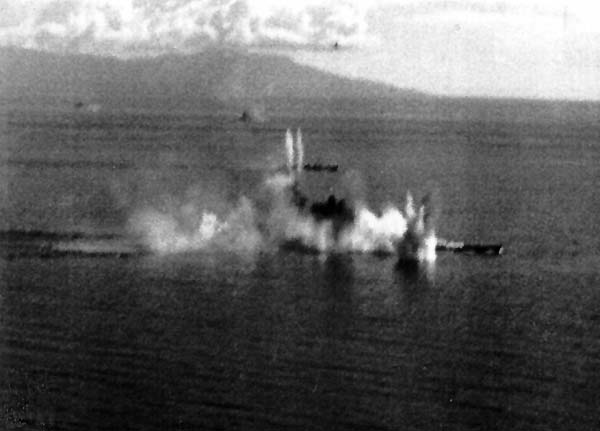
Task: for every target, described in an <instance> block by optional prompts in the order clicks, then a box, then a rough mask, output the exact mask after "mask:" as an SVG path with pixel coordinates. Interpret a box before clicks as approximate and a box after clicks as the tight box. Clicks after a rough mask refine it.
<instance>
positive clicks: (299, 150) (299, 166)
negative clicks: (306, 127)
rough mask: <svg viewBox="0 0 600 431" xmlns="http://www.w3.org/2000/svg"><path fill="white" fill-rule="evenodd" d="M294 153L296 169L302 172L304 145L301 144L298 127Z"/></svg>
mask: <svg viewBox="0 0 600 431" xmlns="http://www.w3.org/2000/svg"><path fill="white" fill-rule="evenodd" d="M296 153H297V154H298V158H297V161H296V170H297V171H298V172H302V169H303V167H304V145H303V144H302V131H301V130H300V128H298V130H297V131H296Z"/></svg>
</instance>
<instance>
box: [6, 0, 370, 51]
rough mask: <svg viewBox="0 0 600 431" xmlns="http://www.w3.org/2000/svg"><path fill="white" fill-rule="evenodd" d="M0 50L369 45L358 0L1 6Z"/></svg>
mask: <svg viewBox="0 0 600 431" xmlns="http://www.w3.org/2000/svg"><path fill="white" fill-rule="evenodd" d="M0 10H2V11H3V12H4V13H3V16H4V18H2V19H0V44H1V45H17V46H24V47H30V48H40V49H50V50H58V51H76V52H91V53H110V54H116V55H128V54H136V53H140V52H142V53H151V52H155V53H160V52H164V51H172V50H175V51H182V52H189V51H198V50H202V49H203V48H205V47H206V46H208V45H213V44H220V45H238V46H239V45H242V46H258V47H263V46H264V47H273V48H278V47H287V48H301V49H319V48H324V47H327V46H331V44H333V43H334V42H339V43H341V44H344V45H347V46H357V45H361V44H363V43H365V42H366V41H369V36H368V34H367V30H368V29H367V25H366V9H365V7H363V6H362V5H361V3H360V1H358V0H355V1H336V2H325V1H314V0H307V1H302V2H299V1H295V2H293V3H291V4H290V5H285V6H282V3H281V2H276V1H270V0H263V1H258V2H257V1H251V0H187V1H185V0H184V1H167V2H162V1H159V0H39V1H31V0H20V1H16V2H14V1H10V0H0Z"/></svg>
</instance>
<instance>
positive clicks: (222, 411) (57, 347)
mask: <svg viewBox="0 0 600 431" xmlns="http://www.w3.org/2000/svg"><path fill="white" fill-rule="evenodd" d="M306 103H307V104H308V103H309V102H306ZM457 103H458V104H455V105H451V104H449V105H448V106H449V108H448V109H449V112H450V111H452V112H455V113H456V115H457V116H459V115H460V113H461V112H462V109H458V108H460V107H461V106H467V105H469V106H471V108H469V109H476V108H477V106H478V105H477V102H473V101H469V100H463V101H459V102H457ZM472 103H475V105H472ZM486 103H487V102H486ZM490 103H492V102H490ZM510 103H511V104H512V103H514V104H518V103H520V102H510ZM306 106H308V105H306ZM451 107H455V108H457V109H453V108H452V109H451ZM498 111H502V106H501V105H499V107H498V109H497V110H496V109H494V110H490V111H486V112H483V113H482V117H481V118H484V117H485V121H484V120H482V121H471V120H469V119H468V117H467V118H463V119H460V120H456V121H453V120H443V121H438V120H433V119H432V120H428V119H421V120H419V119H417V118H411V119H408V120H403V119H398V118H394V119H389V120H377V119H364V118H349V119H335V120H332V119H327V118H312V119H306V118H305V119H298V120H295V119H291V118H290V117H287V118H281V119H278V120H270V119H267V121H266V122H265V123H262V124H260V125H258V126H254V125H247V124H244V123H241V122H239V121H237V118H238V117H239V114H240V113H239V112H235V113H234V114H233V115H232V116H231V117H230V118H229V120H227V118H222V119H215V118H214V117H199V116H189V117H179V116H177V115H172V116H170V117H161V116H160V115H141V116H140V115H130V114H126V113H124V114H117V113H115V114H114V115H113V114H110V115H109V114H103V113H102V112H100V113H98V114H99V115H95V114H92V113H89V114H85V115H83V116H82V115H81V113H78V112H75V113H69V112H59V111H55V112H54V113H47V112H45V111H43V110H42V109H41V108H40V109H38V110H37V111H35V112H25V111H14V112H12V113H9V114H8V118H7V120H8V121H0V142H2V146H1V148H0V153H1V154H0V160H4V162H0V183H1V184H2V186H7V187H0V231H1V232H0V257H1V258H0V429H7V430H17V429H18V430H35V431H37V430H65V431H75V430H77V431H78V430H123V431H127V430H136V431H137V430H139V431H155V430H156V431H164V430H211V429H214V430H224V429H225V430H282V429H285V430H288V429H296V430H327V431H329V430H334V431H335V430H406V431H411V430H456V431H459V430H460V431H463V430H503V431H504V430H506V431H515V430H523V431H525V430H526V431H546V430H573V431H597V430H598V429H599V424H600V311H599V310H600V289H598V286H600V272H599V271H598V268H600V197H599V196H600V195H599V194H598V190H597V185H598V184H599V180H598V178H599V175H598V174H599V171H598V166H600V146H598V145H597V143H598V141H599V140H598V136H600V126H599V125H598V124H597V122H596V123H581V124H580V123H577V122H573V123H570V124H566V125H565V124H559V123H556V124H548V125H547V126H544V127H541V126H540V125H537V124H533V123H532V124H528V123H526V120H525V119H524V118H523V119H520V120H519V121H518V122H514V121H509V119H510V118H509V117H507V116H504V117H502V116H500V117H498V116H497V115H496V113H497V112H498ZM306 112H307V113H308V112H310V111H309V110H307V111H306ZM515 112H516V111H515ZM519 112H520V111H519ZM590 112H591V111H590ZM573 118H575V116H573ZM573 121H574V120H573ZM287 127H301V128H302V134H303V143H304V145H305V149H306V156H307V160H317V161H318V160H325V161H327V160H330V161H335V163H339V166H340V170H339V172H337V173H331V174H329V173H328V174H326V175H325V174H324V175H320V174H306V175H305V174H304V173H303V174H302V176H303V177H302V184H301V185H302V190H303V191H305V192H306V193H307V195H309V196H310V197H311V198H313V199H318V200H322V199H326V198H327V196H328V195H329V194H331V193H333V194H335V195H336V196H346V195H351V196H353V197H355V198H356V199H359V200H360V199H362V200H364V201H366V202H367V203H368V204H369V206H370V207H371V208H373V209H383V208H384V204H385V203H387V202H391V203H393V204H395V205H398V204H400V203H401V202H402V201H403V199H404V196H405V195H406V192H407V191H411V192H412V193H413V195H414V196H415V197H422V196H424V195H425V194H426V193H427V192H429V191H430V189H429V187H428V185H429V184H431V183H433V184H434V185H435V184H437V185H439V192H440V195H441V197H442V198H443V207H442V212H441V215H440V218H439V229H438V234H439V236H440V237H442V238H450V239H461V240H467V239H468V240H473V241H475V242H483V243H487V242H490V241H491V242H496V241H498V242H501V243H503V244H504V245H506V246H507V249H508V251H509V252H508V253H507V254H506V255H505V256H503V257H502V258H499V259H478V258H469V257H466V256H462V255H460V254H455V253H439V254H438V258H437V261H436V262H435V265H433V266H431V267H428V268H423V267H420V266H418V265H413V266H407V265H406V264H396V262H395V261H394V259H380V258H379V257H378V256H373V255H367V254H358V255H356V254H354V255H338V254H335V253H332V254H330V255H329V256H323V255H319V254H310V253H305V252H303V253H296V252H289V250H288V249H283V250H282V249H273V250H267V251H259V252H256V253H235V252H228V251H227V250H228V249H227V248H226V247H225V248H224V249H222V250H220V251H219V250H216V251H215V250H205V249H202V250H199V251H196V252H193V253H181V254H174V255H164V256H160V255H156V254H146V253H144V251H143V250H140V249H139V247H138V246H137V245H136V243H135V241H133V240H132V238H129V237H128V236H127V235H124V234H121V232H129V231H130V230H129V228H130V226H129V224H128V223H130V221H131V219H130V217H131V215H132V214H133V213H135V211H138V210H144V209H145V208H150V209H153V210H155V211H158V212H159V213H161V214H163V213H164V214H172V215H173V217H172V218H173V220H174V221H177V222H182V224H183V227H184V228H191V226H197V225H195V224H191V225H190V226H187V225H186V223H185V221H186V220H187V219H186V216H189V215H199V214H201V213H203V212H204V211H209V212H215V213H217V214H219V215H223V214H229V213H230V212H231V209H232V208H233V207H235V206H236V205H237V203H238V202H239V199H240V196H242V195H243V196H246V197H250V198H253V199H254V198H256V199H254V200H255V202H256V206H257V210H260V204H261V201H260V193H258V192H257V190H258V191H260V184H263V182H264V174H265V172H267V171H269V170H273V169H276V168H277V166H280V165H281V164H283V163H284V162H285V151H284V148H283V140H282V137H283V135H284V132H285V130H286V128H287ZM7 160H12V162H8V163H7V162H6V161H7ZM112 161H114V162H116V163H117V165H116V168H115V167H114V166H113V164H112ZM2 163H4V164H2ZM11 163H12V164H11ZM119 164H122V165H119ZM180 165H181V166H190V167H191V168H190V169H178V168H173V167H176V166H180ZM130 166H131V169H129V167H130ZM169 211H171V212H169ZM243 214H247V213H243ZM193 220H196V219H194V218H193ZM208 221H210V220H208ZM210 226H211V225H210V224H209V227H210ZM105 232H109V233H105ZM235 239H236V238H235V236H233V237H232V238H231V240H232V241H233V240H235ZM289 247H291V248H292V249H295V247H297V245H295V244H290V245H289ZM122 257H129V258H125V259H123V258H122Z"/></svg>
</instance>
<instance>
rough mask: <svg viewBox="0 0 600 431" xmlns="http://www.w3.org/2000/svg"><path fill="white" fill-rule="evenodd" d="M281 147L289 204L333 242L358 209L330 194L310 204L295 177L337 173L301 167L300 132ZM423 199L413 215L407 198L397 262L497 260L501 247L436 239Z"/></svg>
mask: <svg viewBox="0 0 600 431" xmlns="http://www.w3.org/2000/svg"><path fill="white" fill-rule="evenodd" d="M285 147H286V151H287V154H288V164H287V169H288V174H289V175H290V176H291V178H292V181H291V183H290V184H291V185H290V191H291V193H290V196H291V197H290V200H291V203H292V205H293V206H294V207H295V208H296V209H297V210H298V211H299V213H300V214H302V215H304V216H309V217H311V218H312V219H313V220H314V221H315V222H316V223H323V222H330V223H331V226H332V231H333V239H334V241H337V240H338V238H339V237H340V233H341V232H342V231H343V230H344V229H348V228H351V227H352V225H353V223H355V221H356V218H357V212H358V209H357V208H356V207H355V206H354V205H352V204H351V203H349V201H347V200H346V199H344V198H338V197H336V196H335V195H334V194H331V195H329V197H328V198H327V199H326V200H324V201H313V202H311V201H310V198H309V197H308V196H307V195H306V194H304V193H303V192H302V191H301V190H300V184H299V181H298V176H299V175H300V174H301V172H303V171H310V172H315V173H319V172H337V171H338V165H337V164H336V165H322V164H309V163H307V164H304V163H303V161H304V160H303V159H304V146H303V143H302V134H301V130H300V129H298V130H297V132H296V139H295V140H294V138H293V134H292V132H291V130H290V129H287V131H286V134H285ZM430 206H431V204H430V200H429V199H428V197H427V196H426V197H425V198H424V199H423V200H422V202H421V205H420V207H419V210H418V211H414V209H413V207H412V197H411V196H410V195H409V196H408V197H407V206H406V209H405V213H404V215H405V218H406V221H407V229H406V231H405V233H404V235H403V237H402V238H401V239H399V240H398V241H397V244H396V252H397V255H398V258H399V260H402V261H404V260H406V261H420V260H423V259H424V256H425V255H426V254H427V253H431V252H433V253H434V254H435V253H436V252H452V253H462V254H471V255H482V256H499V255H502V254H503V253H504V247H503V245H502V244H499V243H491V244H486V243H465V242H462V241H448V240H445V239H441V238H437V237H436V236H435V233H434V226H433V222H432V218H433V217H432V213H433V211H432V208H431V207H430Z"/></svg>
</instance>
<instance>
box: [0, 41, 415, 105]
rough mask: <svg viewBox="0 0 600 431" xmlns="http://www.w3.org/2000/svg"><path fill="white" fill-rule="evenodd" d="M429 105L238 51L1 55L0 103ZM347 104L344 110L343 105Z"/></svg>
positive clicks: (1, 51) (410, 94) (384, 88)
mask: <svg viewBox="0 0 600 431" xmlns="http://www.w3.org/2000/svg"><path fill="white" fill-rule="evenodd" d="M419 97H423V96H422V95H420V93H418V92H416V91H411V90H401V89H398V88H395V87H393V86H390V85H386V84H380V83H375V82H370V81H366V80H358V79H349V78H344V77H340V76H337V75H334V74H331V73H327V72H322V71H319V70H317V69H314V68H311V67H308V66H303V65H300V64H297V63H295V62H294V61H292V60H290V59H289V58H287V57H283V56H276V55H264V54H255V53H241V52H237V51H232V50H230V51H217V50H210V51H207V52H203V53H199V54H194V55H176V54H170V55H163V56H159V57H154V58H136V59H127V60H123V59H117V58H113V57H96V56H91V55H80V54H55V53H48V52H40V51H32V50H26V49H21V48H0V98H2V99H4V100H7V99H8V100H17V99H18V100H21V101H26V102H28V103H34V104H35V103H42V104H64V105H65V106H66V105H69V104H71V105H72V104H77V103H86V104H88V103H93V104H95V105H101V106H106V107H111V108H125V109H127V108H131V109H150V110H174V109H175V110H181V111H190V110H191V111H202V112H205V111H214V110H227V109H234V110H235V109H238V108H239V109H240V113H241V110H242V109H244V107H249V106H252V105H264V106H279V107H283V108H284V109H285V105H286V104H289V105H293V104H294V103H295V101H298V100H312V99H314V100H316V101H320V103H316V104H315V106H320V107H321V108H320V109H325V110H327V109H332V107H331V106H329V107H328V106H327V105H328V103H327V101H332V102H334V105H335V106H338V107H339V106H340V101H350V100H354V101H357V100H362V101H368V100H374V99H381V98H385V99H407V98H409V99H410V98H419ZM342 104H343V103H342Z"/></svg>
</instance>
